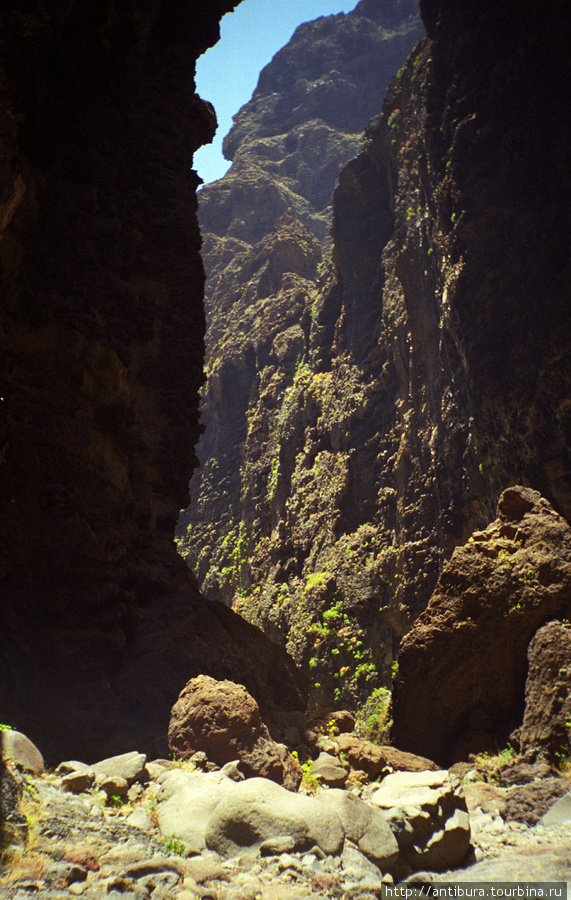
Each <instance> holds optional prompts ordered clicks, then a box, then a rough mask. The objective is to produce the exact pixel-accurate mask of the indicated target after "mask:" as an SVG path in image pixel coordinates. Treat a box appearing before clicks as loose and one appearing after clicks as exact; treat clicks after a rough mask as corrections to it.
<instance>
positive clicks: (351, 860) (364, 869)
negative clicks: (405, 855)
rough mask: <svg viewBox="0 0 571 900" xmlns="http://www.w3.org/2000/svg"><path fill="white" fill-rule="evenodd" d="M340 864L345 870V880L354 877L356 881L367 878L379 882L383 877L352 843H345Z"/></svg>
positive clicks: (377, 868)
mask: <svg viewBox="0 0 571 900" xmlns="http://www.w3.org/2000/svg"><path fill="white" fill-rule="evenodd" d="M395 843H396V841H395ZM397 852H398V848H397ZM341 863H342V865H343V869H344V870H345V877H346V878H351V877H354V878H355V880H356V881H360V880H361V879H362V878H369V879H375V880H377V881H379V882H380V881H381V879H382V877H383V874H382V872H381V869H380V868H379V866H376V865H375V864H374V863H373V862H371V861H370V860H369V859H368V858H367V857H366V856H365V854H364V853H361V851H360V850H359V849H358V847H356V846H355V844H354V843H353V842H352V841H347V840H346V841H345V845H344V847H343V853H342V854H341Z"/></svg>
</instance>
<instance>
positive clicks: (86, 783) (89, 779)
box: [61, 769, 95, 794]
mask: <svg viewBox="0 0 571 900" xmlns="http://www.w3.org/2000/svg"><path fill="white" fill-rule="evenodd" d="M94 781H95V773H94V772H90V771H88V770H87V769H86V771H85V772H70V773H69V775H64V777H63V778H62V782H61V786H62V788H63V790H64V791H69V792H70V793H71V794H82V793H83V791H88V790H89V788H90V787H91V786H92V784H93V782H94Z"/></svg>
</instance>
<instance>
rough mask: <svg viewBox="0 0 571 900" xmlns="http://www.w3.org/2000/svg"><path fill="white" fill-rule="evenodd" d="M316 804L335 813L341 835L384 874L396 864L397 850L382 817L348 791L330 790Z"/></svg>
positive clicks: (319, 795)
mask: <svg viewBox="0 0 571 900" xmlns="http://www.w3.org/2000/svg"><path fill="white" fill-rule="evenodd" d="M317 799H318V801H319V802H320V803H323V804H325V805H326V806H327V807H328V809H330V810H331V811H332V812H335V813H336V814H337V815H338V816H339V819H340V820H341V824H342V825H343V828H344V830H345V835H346V836H347V837H348V838H349V839H350V840H351V841H353V842H354V843H355V844H356V845H357V846H358V848H359V850H360V851H361V852H362V853H364V854H365V856H367V857H368V858H369V859H371V860H373V862H374V863H376V864H377V865H378V866H379V867H380V868H381V869H382V870H383V871H384V872H387V871H389V870H390V869H391V868H392V866H393V865H394V864H395V863H396V861H397V858H398V854H399V847H398V843H397V840H396V838H395V836H394V834H393V833H392V831H391V829H390V827H389V825H388V824H387V821H386V819H385V817H384V815H383V814H382V813H381V812H380V810H379V809H378V808H375V807H372V806H369V805H368V804H367V803H365V802H364V801H363V800H360V799H359V798H358V797H357V796H356V795H355V794H351V793H350V792H349V791H342V790H338V789H335V788H333V789H331V790H329V791H322V792H321V793H320V794H318V795H317Z"/></svg>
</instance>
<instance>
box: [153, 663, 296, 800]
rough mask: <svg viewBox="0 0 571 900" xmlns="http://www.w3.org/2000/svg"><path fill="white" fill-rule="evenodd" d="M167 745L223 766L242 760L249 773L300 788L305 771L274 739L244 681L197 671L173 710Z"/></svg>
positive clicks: (175, 750)
mask: <svg viewBox="0 0 571 900" xmlns="http://www.w3.org/2000/svg"><path fill="white" fill-rule="evenodd" d="M168 739H169V747H170V749H171V751H172V752H173V753H176V754H177V755H178V756H179V757H180V758H182V759H187V758H189V757H191V756H192V755H193V754H194V753H196V752H197V751H203V752H204V753H205V754H206V755H207V757H208V759H209V760H210V761H212V762H214V763H216V764H217V765H219V766H224V765H225V764H226V763H229V762H231V761H232V760H235V759H238V760H240V766H241V768H242V769H243V771H244V774H245V775H246V776H247V777H252V776H254V775H258V776H262V777H266V778H271V779H273V780H274V781H277V782H279V783H280V784H284V785H285V786H286V787H288V788H290V789H291V790H296V789H297V787H298V786H299V783H300V781H301V769H300V767H299V764H298V763H296V761H295V759H294V758H293V756H292V755H291V754H290V753H289V752H288V751H287V749H286V747H285V746H284V745H283V744H277V743H276V742H275V741H273V740H272V738H271V736H270V733H269V731H268V729H267V727H266V725H265V724H264V723H263V721H262V717H261V715H260V710H259V707H258V704H257V703H256V701H255V700H254V699H253V698H252V697H251V696H250V695H249V694H248V692H247V691H246V689H245V688H244V687H243V686H242V685H238V684H234V683H233V682H231V681H216V680H215V679H214V678H209V677H208V676H206V675H199V676H198V677H197V678H193V679H192V680H191V681H189V682H188V684H187V685H186V687H185V688H183V690H182V691H181V693H180V696H179V698H178V700H177V702H176V703H175V705H174V706H173V708H172V712H171V719H170V723H169V731H168Z"/></svg>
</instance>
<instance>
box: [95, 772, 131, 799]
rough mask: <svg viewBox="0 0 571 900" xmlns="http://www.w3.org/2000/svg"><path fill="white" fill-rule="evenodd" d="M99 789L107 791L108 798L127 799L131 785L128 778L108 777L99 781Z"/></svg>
mask: <svg viewBox="0 0 571 900" xmlns="http://www.w3.org/2000/svg"><path fill="white" fill-rule="evenodd" d="M97 784H98V787H99V788H100V789H101V790H102V791H105V793H106V794H107V796H108V797H126V796H127V792H128V790H129V784H128V782H127V779H126V778H122V777H121V776H120V775H108V776H103V777H100V778H98V779H97Z"/></svg>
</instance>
